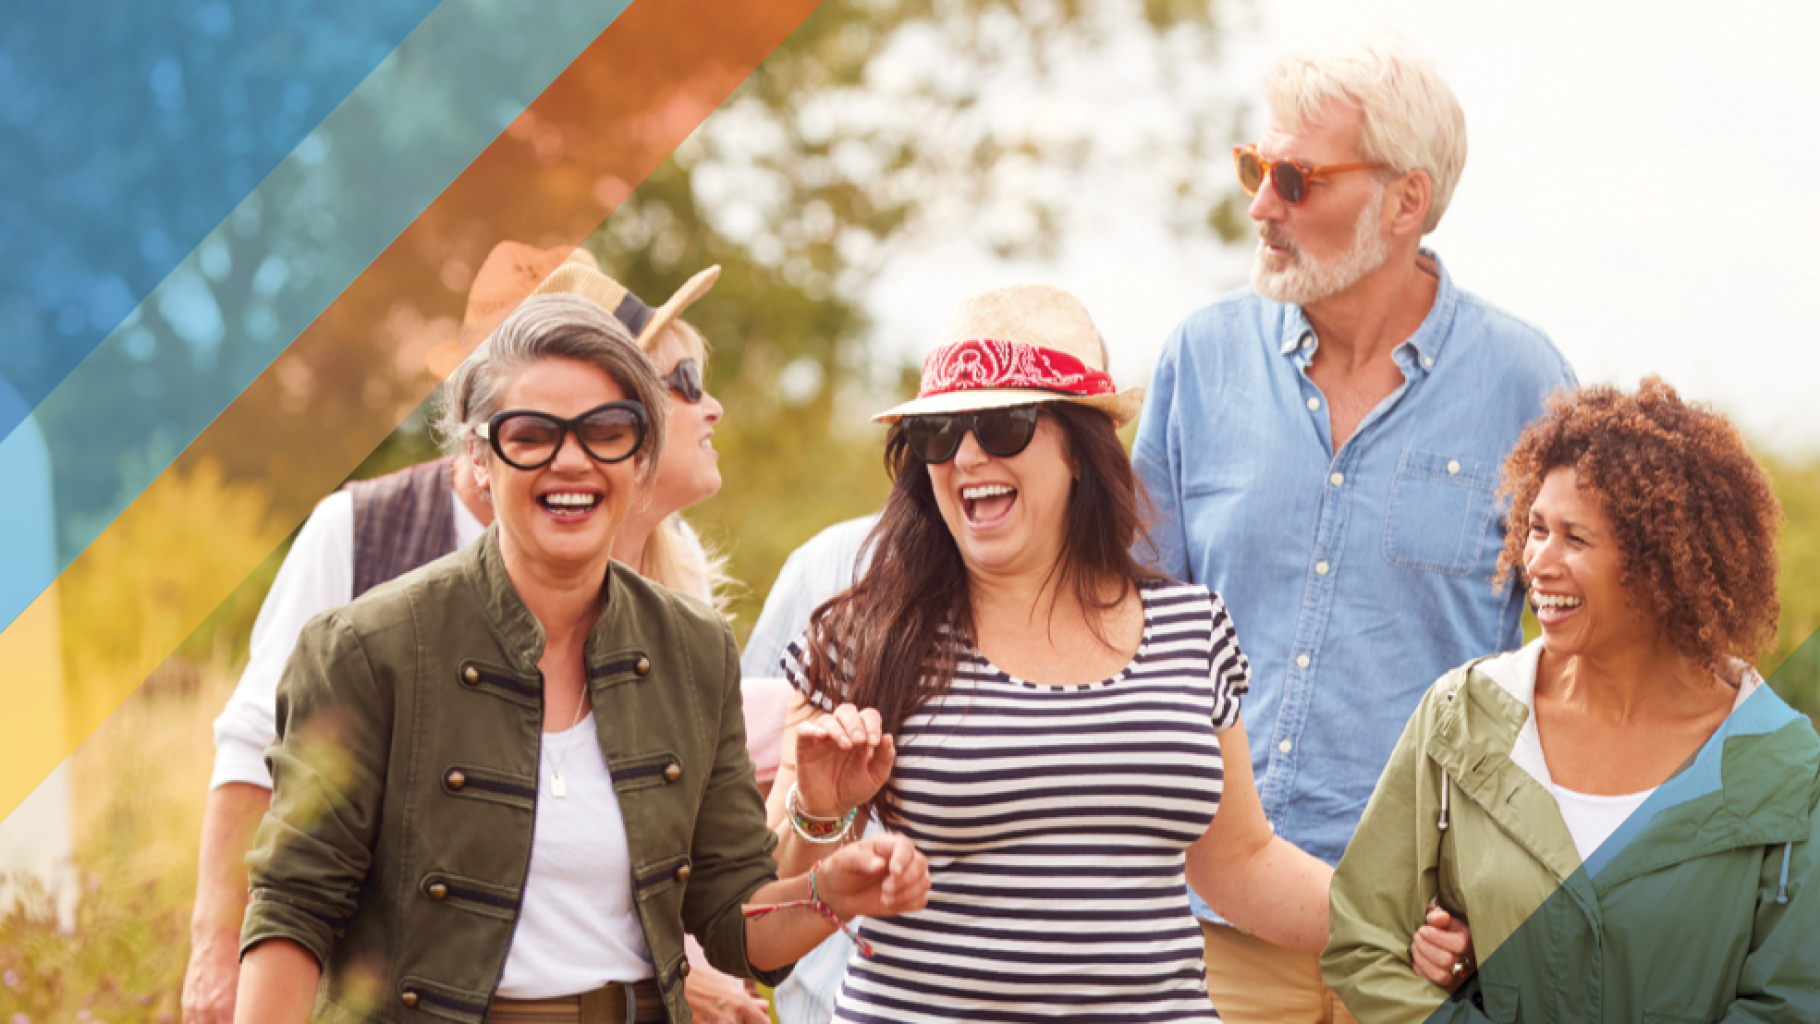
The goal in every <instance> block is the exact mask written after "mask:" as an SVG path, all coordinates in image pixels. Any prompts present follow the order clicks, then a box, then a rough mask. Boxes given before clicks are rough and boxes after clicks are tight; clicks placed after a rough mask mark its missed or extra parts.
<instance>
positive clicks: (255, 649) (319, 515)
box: [209, 491, 486, 789]
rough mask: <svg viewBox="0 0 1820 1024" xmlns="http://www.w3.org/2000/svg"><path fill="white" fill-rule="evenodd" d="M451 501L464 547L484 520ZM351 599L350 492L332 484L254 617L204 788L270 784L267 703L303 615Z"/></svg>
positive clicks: (273, 728)
mask: <svg viewBox="0 0 1820 1024" xmlns="http://www.w3.org/2000/svg"><path fill="white" fill-rule="evenodd" d="M449 501H451V502H453V503H454V507H455V546H456V547H457V548H465V547H467V546H468V545H469V544H472V543H474V541H476V540H478V539H479V538H480V535H481V533H483V532H484V531H485V529H486V528H485V527H483V526H481V525H480V520H478V519H475V518H474V513H472V512H469V511H468V507H467V506H466V505H463V504H462V503H461V499H459V498H457V497H456V496H455V492H453V491H450V492H449ZM353 599H354V496H353V495H352V494H350V493H348V492H347V491H336V492H335V493H334V494H331V495H329V496H328V497H326V498H324V499H322V504H320V505H317V506H316V511H314V512H312V513H310V518H309V519H307V520H305V521H304V524H303V529H301V530H299V531H298V532H297V541H296V543H294V544H292V545H291V551H290V554H288V555H286V556H285V557H284V564H283V565H282V566H280V567H279V569H278V578H277V579H275V580H273V581H272V589H271V590H270V591H269V592H267V593H266V596H265V603H264V604H262V605H260V606H259V617H258V618H256V619H254V620H253V637H252V641H251V645H250V649H249V651H248V655H247V662H246V669H245V670H244V671H242V672H241V673H240V682H239V684H238V685H236V686H235V687H234V694H233V696H231V697H229V698H228V702H227V707H225V708H223V709H222V711H221V717H219V718H217V719H215V772H214V774H213V775H212V776H211V777H210V779H209V788H210V789H214V788H215V787H217V786H220V785H223V784H224V783H229V782H250V783H252V784H253V785H255V786H258V787H260V788H262V789H271V788H272V773H271V772H269V771H267V770H266V767H265V749H266V748H267V747H269V746H271V745H272V743H273V742H274V741H276V740H277V739H278V726H277V724H276V723H275V722H274V720H273V714H274V712H273V708H274V706H275V705H276V704H277V701H278V679H279V677H280V676H282V675H283V674H284V664H285V662H287V661H289V660H290V657H291V649H292V648H293V647H296V646H297V636H298V634H300V633H302V632H303V627H304V624H305V623H308V622H309V621H310V620H311V619H313V618H315V617H316V616H317V615H319V614H320V613H322V612H326V611H328V610H329V609H330V608H339V607H341V606H342V605H344V604H347V603H348V602H349V601H352V600H353Z"/></svg>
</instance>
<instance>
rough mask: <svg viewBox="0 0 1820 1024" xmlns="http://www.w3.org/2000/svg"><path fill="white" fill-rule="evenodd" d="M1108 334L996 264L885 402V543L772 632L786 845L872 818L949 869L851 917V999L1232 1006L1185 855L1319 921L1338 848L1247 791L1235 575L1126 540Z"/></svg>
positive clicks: (1243, 890)
mask: <svg viewBox="0 0 1820 1024" xmlns="http://www.w3.org/2000/svg"><path fill="white" fill-rule="evenodd" d="M1106 362H1107V359H1106V351H1105V346H1104V344H1103V342H1102V341H1101V339H1100V336H1099V333H1098V332H1097V330H1096V329H1095V328H1094V326H1093V322H1092V320H1091V319H1090V318H1089V317H1088V315H1087V311H1086V310H1085V309H1084V308H1082V306H1081V304H1080V303H1079V302H1078V301H1077V300H1076V299H1074V297H1073V296H1071V295H1068V294H1067V293H1065V292H1062V291H1058V290H1056V289H1053V288H1045V287H1039V286H1022V287H1013V288H1001V289H997V290H993V291H987V292H982V293H979V294H976V295H973V296H971V297H969V298H968V299H966V300H965V301H964V302H963V304H962V306H961V309H960V312H959V313H958V315H957V316H956V317H955V319H954V320H953V322H952V323H951V324H950V325H949V327H948V329H947V331H946V332H945V333H944V335H943V336H942V339H941V342H940V344H939V345H938V346H937V347H936V349H935V351H934V352H932V353H931V354H930V355H929V357H928V359H927V360H926V361H925V362H924V364H923V376H922V387H921V390H920V392H919V394H918V396H917V398H916V399H915V400H914V401H911V402H909V403H906V404H904V405H900V406H898V407H897V408H894V409H891V410H889V411H887V412H885V413H883V414H881V415H880V416H878V417H877V418H878V419H879V420H882V421H884V422H886V423H889V424H890V425H891V429H890V433H889V435H888V437H887V440H886V464H887V466H888V467H889V469H890V471H891V473H892V475H893V478H894V486H893V489H892V492H891V496H890V498H889V499H888V501H887V504H886V506H885V511H884V514H883V516H882V518H881V519H880V522H879V524H878V526H877V528H876V529H875V530H874V532H873V533H872V535H871V536H870V537H869V539H868V541H867V543H868V545H869V548H870V551H871V555H872V557H871V561H870V564H869V567H868V568H867V569H866V570H865V572H864V574H863V575H862V576H861V577H860V578H859V580H858V581H857V582H856V583H855V584H854V586H853V587H852V588H851V589H850V590H848V591H847V592H845V593H843V594H841V595H840V596H839V597H836V598H835V599H834V600H832V601H830V602H828V603H827V604H825V605H823V606H822V607H821V608H819V609H817V611H816V613H815V615H814V616H813V618H812V620H811V625H810V628H809V630H808V631H807V633H806V634H805V635H804V636H803V637H802V638H800V639H799V640H798V641H797V642H796V643H794V644H792V645H791V646H790V648H789V649H788V651H787V653H786V655H785V657H784V658H783V669H784V672H785V674H786V675H787V676H788V677H789V678H790V679H791V681H792V682H793V683H794V684H795V685H796V687H797V688H798V689H799V691H800V693H801V696H802V701H801V710H802V714H801V716H800V720H799V721H797V722H796V724H795V725H794V726H793V730H792V732H793V735H792V736H790V737H789V738H788V739H787V741H786V762H787V764H786V767H787V768H789V769H791V770H790V771H789V772H787V773H786V772H780V774H779V780H778V785H779V786H780V787H781V786H784V785H791V787H792V788H791V789H790V791H789V792H788V793H787V795H786V797H785V805H786V812H787V813H786V815H785V821H784V823H783V825H782V826H781V827H780V829H779V831H780V836H781V840H780V841H781V845H780V848H779V857H780V863H782V865H783V866H784V870H795V869H799V868H800V867H801V866H804V865H807V864H809V863H812V862H814V860H815V859H816V858H818V857H820V856H823V855H825V854H827V853H828V852H829V851H830V850H832V849H836V848H838V846H839V844H841V843H843V842H847V841H851V840H852V838H853V837H855V836H857V835H859V830H860V827H861V824H860V821H859V820H858V819H860V818H863V817H877V818H878V819H880V820H881V821H882V822H883V824H884V825H885V826H887V828H888V829H889V830H891V831H894V832H897V833H899V834H902V835H906V836H908V837H910V839H912V840H913V841H914V842H915V844H916V846H917V848H918V849H919V850H921V851H922V852H923V853H924V854H925V855H926V856H927V857H928V859H929V864H930V873H931V879H932V881H931V888H930V893H929V902H928V907H927V909H926V910H923V911H920V912H917V913H912V914H906V915H901V916H899V917H895V918H892V919H890V920H882V919H881V920H868V921H866V922H864V923H863V924H862V925H861V926H860V928H859V936H860V938H861V939H862V940H863V941H862V942H861V943H860V947H861V948H860V951H859V953H858V954H857V955H856V956H855V957H854V959H853V960H852V961H851V962H850V965H849V968H848V972H847V977H846V980H845V982H844V983H843V986H842V990H841V993H840V996H839V998H838V1000H837V1002H836V1010H835V1019H836V1020H837V1021H854V1022H857V1021H874V1020H896V1021H951V1020H966V1021H1004V1022H1013V1021H1016V1022H1028V1021H1030V1020H1032V1019H1033V1018H1036V1017H1047V1016H1053V1017H1056V1018H1058V1019H1062V1018H1067V1019H1094V1020H1112V1019H1144V1020H1170V1021H1188V1020H1214V1019H1217V1014H1216V1013H1215V1012H1214V1011H1213V1010H1212V1009H1211V1008H1210V1007H1209V1005H1208V1002H1207V993H1206V986H1205V983H1204V981H1203V967H1202V960H1201V933H1200V930H1199V928H1198V927H1197V926H1196V925H1195V922H1194V918H1193V916H1192V915H1191V913H1190V911H1189V906H1188V893H1187V889H1186V887H1185V883H1186V882H1190V881H1191V882H1192V883H1193V885H1194V886H1195V888H1196V890H1197V891H1200V892H1202V893H1203V894H1206V895H1207V896H1208V897H1209V898H1210V899H1212V900H1213V901H1214V902H1215V905H1216V906H1218V907H1219V909H1220V910H1221V912H1222V913H1224V914H1226V915H1228V917H1229V918H1231V919H1233V920H1235V921H1237V922H1239V923H1241V924H1242V925H1243V926H1245V927H1247V928H1249V929H1252V930H1254V931H1255V932H1257V933H1258V934H1260V935H1263V936H1266V937H1268V938H1269V939H1270V940H1271V941H1274V942H1278V943H1282V944H1285V945H1290V946H1295V947H1298V948H1302V949H1309V950H1318V949H1320V948H1321V946H1322V944H1323V943H1324V942H1325V940H1326V936H1327V881H1328V875H1329V871H1328V868H1327V867H1326V866H1325V865H1323V864H1322V863H1320V862H1319V861H1317V860H1315V859H1314V858H1312V857H1310V856H1308V855H1307V854H1304V853H1302V852H1300V851H1298V850H1296V849H1295V848H1294V847H1292V846H1290V845H1289V844H1287V843H1284V842H1282V841H1280V840H1278V839H1275V838H1274V837H1273V836H1272V835H1271V832H1270V829H1269V826H1268V825H1267V824H1266V822H1265V819H1264V816H1263V814H1262V812H1261V811H1260V809H1259V804H1258V797H1257V793H1256V791H1255V790H1254V788H1253V786H1252V780H1251V770H1250V764H1251V761H1250V757H1249V756H1248V751H1247V747H1246V740H1245V728H1244V725H1243V723H1242V722H1241V721H1240V718H1239V701H1240V697H1241V695H1242V694H1244V692H1245V690H1246V687H1247V678H1248V671H1249V669H1248V666H1247V663H1246V660H1245V656H1244V654H1243V653H1241V651H1240V649H1239V644H1238V638H1237V636H1236V635H1235V634H1234V631H1233V627H1232V623H1231V621H1230V619H1229V618H1228V617H1227V615H1226V612H1225V609H1224V607H1223V605H1222V603H1221V601H1220V599H1219V597H1218V596H1217V595H1214V594H1212V593H1210V592H1208V591H1207V590H1205V589H1204V588H1201V587H1198V586H1193V585H1185V584H1179V583H1176V582H1174V581H1171V580H1167V579H1163V578H1160V577H1158V576H1157V575H1156V574H1155V573H1152V572H1149V571H1147V570H1145V569H1144V568H1142V567H1141V565H1140V564H1139V563H1138V562H1137V561H1135V560H1134V559H1133V558H1132V556H1131V553H1130V552H1131V550H1132V548H1133V546H1134V544H1136V543H1138V542H1140V541H1141V540H1142V537H1143V520H1142V513H1141V510H1142V509H1143V507H1144V499H1143V497H1142V493H1141V490H1140V488H1139V485H1138V484H1137V482H1136V480H1135V478H1134V476H1133V474H1132V470H1131V465H1130V462H1129V460H1128V459H1127V457H1126V455H1125V450H1124V448H1123V446H1122V445H1121V444H1120V442H1119V438H1118V436H1117V434H1116V433H1115V430H1116V428H1118V427H1119V426H1122V425H1124V424H1126V423H1129V422H1130V421H1131V419H1132V418H1133V417H1134V416H1136V414H1137V412H1138V408H1139V404H1140V401H1141V389H1137V388H1132V389H1127V390H1124V391H1120V390H1118V389H1117V388H1116V387H1115V386H1114V384H1113V382H1112V379H1111V377H1110V376H1109V375H1108V373H1107V371H1106ZM792 755H793V756H794V764H793V765H791V764H788V762H789V758H790V757H791V756H792ZM1216 811H1217V812H1218V813H1216Z"/></svg>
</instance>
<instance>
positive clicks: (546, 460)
mask: <svg viewBox="0 0 1820 1024" xmlns="http://www.w3.org/2000/svg"><path fill="white" fill-rule="evenodd" d="M645 427H646V421H645V407H644V406H642V405H640V404H638V403H637V402H607V403H606V404H604V405H597V406H595V407H594V408H592V409H589V410H588V411H587V412H584V413H582V414H581V415H580V416H577V417H575V418H574V419H571V420H565V419H563V418H562V417H560V416H552V415H550V414H549V413H547V412H537V411H535V410H532V409H508V410H506V411H505V412H500V413H494V414H493V416H492V417H491V418H489V419H488V420H487V421H486V422H485V423H483V424H481V427H480V431H479V432H480V436H482V437H484V438H486V439H487V443H488V444H490V445H492V447H493V453H494V454H495V455H498V456H499V457H500V458H501V459H502V460H504V461H505V464H506V465H508V466H511V467H512V468H514V469H542V468H543V467H545V466H547V465H549V464H550V463H551V462H554V461H555V460H556V453H557V452H559V451H561V450H562V442H563V439H564V438H565V437H567V436H568V435H569V432H570V431H574V432H575V440H577V441H579V442H581V450H582V451H584V452H587V453H588V456H589V457H590V458H592V459H593V460H594V461H596V462H607V463H613V462H624V461H625V460H627V459H629V458H631V457H632V456H633V455H634V454H635V453H636V452H637V451H638V450H639V449H640V448H642V447H644V444H645Z"/></svg>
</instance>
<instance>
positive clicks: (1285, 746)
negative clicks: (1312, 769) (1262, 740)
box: [1277, 740, 1295, 754]
mask: <svg viewBox="0 0 1820 1024" xmlns="http://www.w3.org/2000/svg"><path fill="white" fill-rule="evenodd" d="M1277 749H1278V750H1281V751H1282V752H1283V753H1285V754H1287V753H1289V752H1290V751H1291V750H1294V749H1295V744H1293V743H1291V742H1289V741H1288V740H1284V741H1283V742H1281V743H1279V744H1277Z"/></svg>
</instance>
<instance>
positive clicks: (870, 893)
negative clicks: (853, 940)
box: [815, 835, 929, 918]
mask: <svg viewBox="0 0 1820 1024" xmlns="http://www.w3.org/2000/svg"><path fill="white" fill-rule="evenodd" d="M815 887H816V891H817V895H819V896H820V897H821V900H822V902H823V903H825V904H827V905H828V909H830V910H832V911H834V912H835V913H836V914H838V915H840V916H841V917H842V918H849V917H890V916H891V915H893V914H906V913H909V912H910V911H913V910H921V909H923V906H924V904H926V903H927V902H928V901H929V861H928V859H927V858H925V857H924V856H923V855H922V854H921V853H920V852H918V850H917V848H916V846H915V845H913V844H912V843H911V842H910V840H909V838H907V837H905V836H901V835H875V836H868V837H866V838H864V839H861V840H860V841H859V842H857V843H853V844H852V845H849V846H846V847H843V848H842V849H841V850H840V851H839V852H837V853H835V854H833V855H832V856H830V857H828V859H826V860H824V861H822V862H821V863H820V864H817V865H816V866H815Z"/></svg>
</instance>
